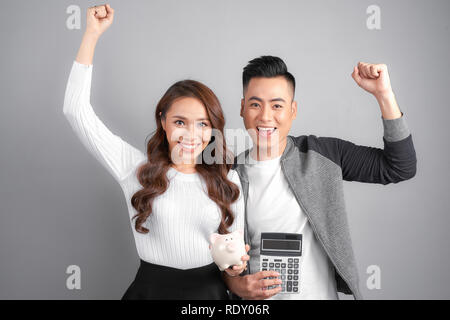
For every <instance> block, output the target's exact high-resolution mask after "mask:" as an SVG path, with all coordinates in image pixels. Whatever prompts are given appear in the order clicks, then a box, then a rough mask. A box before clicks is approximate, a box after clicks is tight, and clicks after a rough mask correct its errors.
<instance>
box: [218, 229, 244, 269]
mask: <svg viewBox="0 0 450 320" xmlns="http://www.w3.org/2000/svg"><path fill="white" fill-rule="evenodd" d="M209 240H210V242H211V244H210V245H209V248H210V249H211V255H212V258H213V259H214V262H215V263H216V265H217V266H218V267H219V269H220V271H224V270H225V272H226V273H227V274H228V275H230V276H232V277H234V276H237V275H239V274H240V273H241V272H242V271H244V270H245V269H247V261H248V260H249V259H250V256H249V255H247V251H248V250H249V249H250V246H249V245H246V244H245V242H244V233H243V231H242V230H238V231H234V232H232V233H228V234H218V233H213V234H212V235H211V236H210V237H209Z"/></svg>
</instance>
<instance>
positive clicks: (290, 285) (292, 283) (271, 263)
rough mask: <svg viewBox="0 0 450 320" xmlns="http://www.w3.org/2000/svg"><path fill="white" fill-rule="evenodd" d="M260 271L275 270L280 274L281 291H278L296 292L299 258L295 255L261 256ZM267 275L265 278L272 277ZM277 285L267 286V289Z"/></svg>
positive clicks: (298, 284) (298, 281)
mask: <svg viewBox="0 0 450 320" xmlns="http://www.w3.org/2000/svg"><path fill="white" fill-rule="evenodd" d="M260 269H261V271H267V270H271V271H276V272H278V273H279V274H280V276H279V278H280V279H281V281H282V283H281V291H280V293H298V292H299V287H300V271H299V270H300V259H299V258H297V257H292V258H291V257H270V256H261V268H260ZM274 278H276V277H268V278H266V279H274ZM278 286H279V285H274V286H269V287H267V289H273V288H276V287H278Z"/></svg>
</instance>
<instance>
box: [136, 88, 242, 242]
mask: <svg viewBox="0 0 450 320" xmlns="http://www.w3.org/2000/svg"><path fill="white" fill-rule="evenodd" d="M182 97H192V98H196V99H198V100H199V101H200V102H201V103H202V104H203V105H204V107H205V109H206V112H207V114H208V117H209V120H210V122H211V126H212V129H215V130H212V132H220V134H219V135H218V136H219V137H216V136H214V135H212V136H211V140H210V142H209V144H208V145H207V147H206V148H205V149H204V150H203V151H202V153H201V154H200V155H199V157H202V158H201V160H200V159H198V160H200V161H197V162H196V163H197V164H196V166H195V169H196V171H197V172H198V173H199V174H200V176H201V177H202V178H203V180H204V181H205V182H206V185H207V190H208V196H209V198H210V199H211V200H213V201H214V202H215V203H216V204H217V205H218V207H219V208H220V210H221V213H222V219H221V222H220V225H219V227H218V232H219V233H220V234H225V233H229V231H228V227H230V226H231V225H232V224H233V221H234V215H233V212H232V211H231V209H230V204H231V203H233V202H235V201H236V200H237V199H238V197H239V188H238V187H237V186H236V185H235V184H234V183H233V182H231V181H230V180H228V178H227V175H228V172H229V170H230V169H231V163H232V161H230V157H232V155H231V153H230V152H229V151H228V149H227V146H226V141H225V139H224V135H223V128H224V125H225V119H224V116H223V112H222V107H221V105H220V102H219V100H218V99H217V97H216V95H215V94H214V92H213V91H212V90H211V89H209V88H208V87H207V86H205V85H204V84H202V83H200V82H198V81H194V80H183V81H178V82H176V83H174V84H173V85H172V86H171V87H170V88H169V89H168V90H167V91H166V93H165V94H164V96H163V97H162V98H161V100H160V101H159V102H158V105H157V106H156V110H155V120H156V127H157V128H156V131H155V133H154V134H153V136H152V137H151V138H150V140H149V141H148V143H147V159H148V161H147V162H146V163H144V164H143V165H141V166H140V167H139V168H138V170H137V178H138V180H139V183H140V184H141V186H142V187H143V188H142V189H141V190H139V191H137V192H136V193H135V194H134V195H133V197H132V198H131V204H132V205H133V207H134V208H135V209H136V211H137V212H138V213H137V214H136V215H134V216H133V218H132V219H135V218H136V221H135V228H136V231H137V232H140V233H144V234H145V233H148V232H149V230H148V229H147V228H145V227H144V226H143V224H144V223H145V221H146V220H147V218H148V217H149V216H150V214H151V213H152V210H153V208H152V205H153V200H154V199H155V198H156V197H157V196H159V195H161V194H163V193H164V192H165V191H166V190H167V188H168V186H169V180H168V178H167V176H166V173H167V171H168V170H169V168H170V165H171V163H172V160H171V157H170V151H169V142H168V141H167V137H166V132H165V131H164V130H163V127H162V124H161V120H162V119H165V116H166V114H167V112H168V110H169V108H170V107H171V105H172V104H173V102H174V101H175V100H176V99H178V98H182ZM160 114H161V115H160ZM220 135H221V136H220ZM212 144H215V145H212ZM211 149H212V152H211V156H212V157H213V159H215V161H214V162H213V163H212V164H206V163H205V161H203V153H204V152H205V150H211ZM216 151H217V152H216ZM231 159H232V158H231Z"/></svg>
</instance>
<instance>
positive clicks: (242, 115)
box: [240, 98, 245, 117]
mask: <svg viewBox="0 0 450 320" xmlns="http://www.w3.org/2000/svg"><path fill="white" fill-rule="evenodd" d="M244 104H245V100H244V98H242V99H241V113H240V115H241V117H244Z"/></svg>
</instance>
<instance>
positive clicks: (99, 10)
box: [86, 4, 114, 36]
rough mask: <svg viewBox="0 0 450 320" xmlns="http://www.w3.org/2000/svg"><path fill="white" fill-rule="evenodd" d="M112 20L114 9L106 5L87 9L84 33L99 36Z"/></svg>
mask: <svg viewBox="0 0 450 320" xmlns="http://www.w3.org/2000/svg"><path fill="white" fill-rule="evenodd" d="M113 19H114V9H113V8H111V7H110V6H109V4H106V5H98V6H94V7H90V8H88V9H87V14H86V33H89V34H93V35H96V36H100V35H101V34H102V33H103V32H105V30H106V29H108V28H109V26H110V25H111V24H112V22H113Z"/></svg>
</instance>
